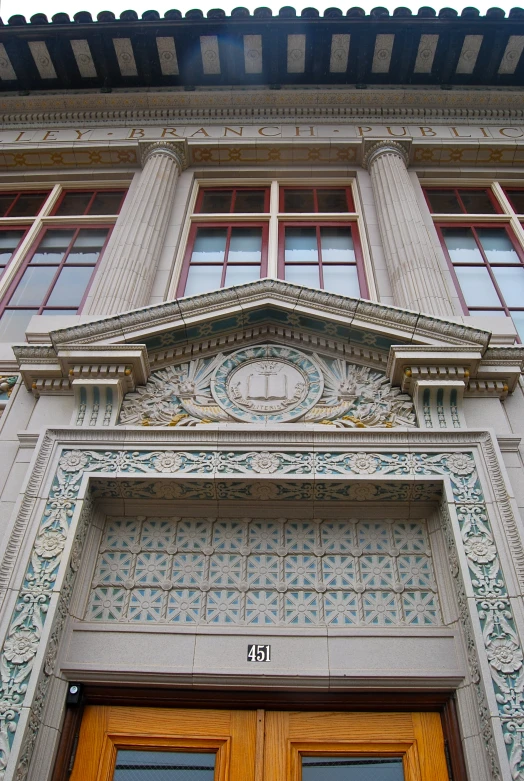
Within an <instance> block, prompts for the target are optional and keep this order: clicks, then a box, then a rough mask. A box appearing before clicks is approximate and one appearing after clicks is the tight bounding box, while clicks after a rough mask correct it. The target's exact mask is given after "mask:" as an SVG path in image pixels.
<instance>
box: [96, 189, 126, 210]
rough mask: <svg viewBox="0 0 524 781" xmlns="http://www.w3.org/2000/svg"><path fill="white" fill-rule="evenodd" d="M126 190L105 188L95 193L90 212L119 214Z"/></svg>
mask: <svg viewBox="0 0 524 781" xmlns="http://www.w3.org/2000/svg"><path fill="white" fill-rule="evenodd" d="M124 193H125V190H115V191H113V190H103V191H102V192H99V193H97V194H96V195H95V199H94V201H93V203H92V204H91V208H90V209H89V212H88V214H118V212H119V211H120V206H121V205H122V198H123V197H124Z"/></svg>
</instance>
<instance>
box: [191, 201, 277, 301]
mask: <svg viewBox="0 0 524 781" xmlns="http://www.w3.org/2000/svg"><path fill="white" fill-rule="evenodd" d="M228 189H230V188H228ZM226 214H227V212H226ZM199 228H226V229H227V234H226V249H225V252H224V261H223V263H222V277H221V280H220V282H221V285H220V288H219V289H220V290H221V289H222V288H223V287H224V281H225V276H226V271H227V257H228V253H229V243H230V240H231V230H232V229H233V228H261V229H262V257H261V259H260V279H263V278H264V277H265V276H266V275H267V253H268V240H269V222H268V221H267V220H264V221H262V220H249V221H247V222H244V221H243V220H242V221H236V220H231V221H230V222H226V221H224V222H217V221H216V220H209V221H208V220H206V221H205V222H204V221H203V222H200V221H199V222H194V223H193V224H192V226H191V230H190V231H189V236H188V239H187V245H186V251H185V253H184V260H183V262H182V271H181V272H180V279H179V280H178V285H177V292H176V296H177V298H181V297H182V296H183V295H184V291H185V289H186V284H187V277H188V275H189V268H190V266H191V256H192V254H193V247H194V244H195V238H196V234H197V231H198V229H199ZM195 265H198V266H218V263H197V264H195ZM235 265H239V266H241V265H245V266H256V265H258V264H257V263H244V264H242V263H238V264H235Z"/></svg>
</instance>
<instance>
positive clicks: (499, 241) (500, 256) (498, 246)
mask: <svg viewBox="0 0 524 781" xmlns="http://www.w3.org/2000/svg"><path fill="white" fill-rule="evenodd" d="M477 234H478V237H479V239H480V243H481V244H482V248H483V250H484V252H485V253H486V255H487V258H488V260H489V262H490V263H520V258H519V256H518V255H517V253H516V251H515V248H514V247H513V244H512V243H511V241H510V238H509V236H508V234H507V233H506V231H505V230H504V229H502V230H500V229H498V230H497V228H477Z"/></svg>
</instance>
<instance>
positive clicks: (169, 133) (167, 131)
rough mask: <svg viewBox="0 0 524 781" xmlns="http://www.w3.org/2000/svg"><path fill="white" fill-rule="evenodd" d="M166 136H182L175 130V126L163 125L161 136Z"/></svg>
mask: <svg viewBox="0 0 524 781" xmlns="http://www.w3.org/2000/svg"><path fill="white" fill-rule="evenodd" d="M166 136H174V137H175V138H182V136H179V135H178V133H177V132H176V127H165V128H164V129H163V130H162V134H161V138H165V137H166Z"/></svg>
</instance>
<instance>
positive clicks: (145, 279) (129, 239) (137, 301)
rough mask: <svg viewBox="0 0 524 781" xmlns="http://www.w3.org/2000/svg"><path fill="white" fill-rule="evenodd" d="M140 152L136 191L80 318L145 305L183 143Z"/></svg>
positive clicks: (162, 144)
mask: <svg viewBox="0 0 524 781" xmlns="http://www.w3.org/2000/svg"><path fill="white" fill-rule="evenodd" d="M140 151H141V161H142V168H143V170H142V172H141V174H140V179H139V182H138V186H137V187H136V188H135V192H134V196H133V198H132V201H131V203H130V204H124V209H125V211H124V213H123V214H122V215H121V216H120V218H119V219H118V221H117V224H116V226H115V229H114V231H113V235H112V236H111V239H110V241H109V244H108V247H107V249H106V252H105V253H104V257H103V258H102V260H101V262H100V266H99V267H98V269H97V273H96V275H95V279H94V283H93V286H92V288H91V290H90V291H89V295H88V298H87V301H86V305H85V306H84V309H83V311H82V314H90V315H93V314H96V315H114V314H118V313H120V312H125V311H127V310H129V309H137V308H139V307H141V306H147V304H148V303H149V298H150V295H151V290H152V287H153V281H154V278H155V274H156V270H157V266H158V261H159V258H160V253H161V251H162V247H163V245H164V239H165V235H166V231H167V226H168V221H169V216H170V214H171V210H172V208H173V201H174V197H175V191H176V182H177V179H178V176H179V174H180V172H181V171H182V170H183V169H184V168H185V167H186V165H187V154H186V152H187V142H186V141H182V140H181V141H155V142H151V143H143V144H140Z"/></svg>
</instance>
